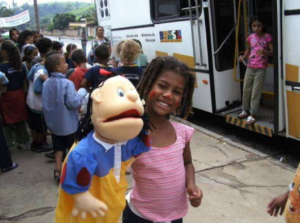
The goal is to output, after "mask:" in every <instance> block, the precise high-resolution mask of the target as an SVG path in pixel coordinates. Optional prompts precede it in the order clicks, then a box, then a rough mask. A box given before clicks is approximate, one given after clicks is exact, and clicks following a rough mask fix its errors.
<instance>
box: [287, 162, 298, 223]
mask: <svg viewBox="0 0 300 223" xmlns="http://www.w3.org/2000/svg"><path fill="white" fill-rule="evenodd" d="M284 215H285V222H286V223H299V222H300V163H299V166H298V169H297V171H296V174H295V177H294V180H293V183H292V184H291V185H290V194H289V198H288V200H287V203H286V206H285V213H284Z"/></svg>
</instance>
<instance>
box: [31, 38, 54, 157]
mask: <svg viewBox="0 0 300 223" xmlns="http://www.w3.org/2000/svg"><path fill="white" fill-rule="evenodd" d="M45 39H46V38H45ZM48 40H49V41H51V40H50V39H48ZM48 40H44V39H40V40H39V41H38V42H37V47H38V49H39V52H40V55H41V58H42V59H43V61H42V62H41V63H37V64H35V65H34V66H32V68H31V69H30V71H29V73H28V75H27V79H28V81H29V89H28V95H27V105H28V108H29V119H28V123H29V128H30V129H31V132H32V143H31V150H32V151H34V152H37V153H40V152H49V151H51V150H52V146H51V145H49V144H47V143H46V139H47V126H46V123H45V119H44V116H43V109H42V90H43V83H44V81H46V80H47V79H48V78H49V74H48V71H47V70H46V68H45V66H44V64H45V57H46V54H47V53H48V52H49V51H51V49H52V42H51V45H50V44H42V43H43V42H46V43H48V42H49V41H48Z"/></svg>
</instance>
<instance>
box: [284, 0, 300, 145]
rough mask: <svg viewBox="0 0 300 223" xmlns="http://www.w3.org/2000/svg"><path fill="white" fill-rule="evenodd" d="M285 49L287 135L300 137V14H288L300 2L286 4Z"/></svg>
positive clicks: (297, 6) (297, 8) (290, 0)
mask: <svg viewBox="0 0 300 223" xmlns="http://www.w3.org/2000/svg"><path fill="white" fill-rule="evenodd" d="M284 9H285V11H284V14H285V15H284V20H283V27H284V30H283V40H284V41H283V42H284V45H283V47H284V48H283V49H284V63H283V65H284V80H285V81H288V82H287V83H286V84H285V99H286V100H285V101H286V106H285V107H286V125H287V136H289V137H291V138H295V139H298V140H299V139H300V77H299V69H300V57H299V52H300V44H299V39H300V29H299V28H296V27H299V23H300V16H299V14H295V15H288V14H287V10H299V9H300V2H299V1H293V0H288V1H285V5H284Z"/></svg>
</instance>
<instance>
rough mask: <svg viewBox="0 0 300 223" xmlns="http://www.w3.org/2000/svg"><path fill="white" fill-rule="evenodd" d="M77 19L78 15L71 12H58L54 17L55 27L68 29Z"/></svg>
mask: <svg viewBox="0 0 300 223" xmlns="http://www.w3.org/2000/svg"><path fill="white" fill-rule="evenodd" d="M75 20H76V16H75V15H73V14H70V13H62V14H56V15H55V16H54V18H53V24H54V29H66V28H68V26H69V23H70V22H75Z"/></svg>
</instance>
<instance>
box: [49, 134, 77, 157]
mask: <svg viewBox="0 0 300 223" xmlns="http://www.w3.org/2000/svg"><path fill="white" fill-rule="evenodd" d="M51 135H52V145H53V150H54V151H55V152H56V151H62V152H64V153H65V152H66V151H67V150H70V149H71V147H72V146H73V144H74V141H75V133H73V134H70V135H66V136H58V135H54V134H51Z"/></svg>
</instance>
